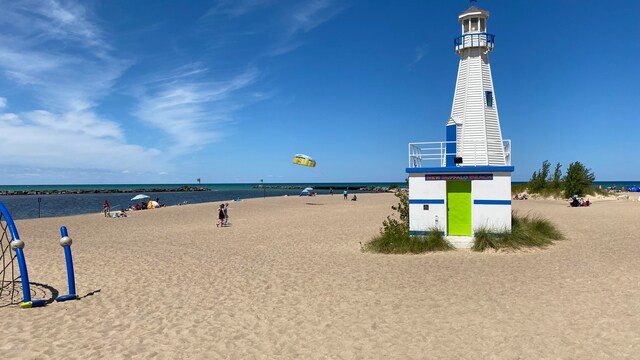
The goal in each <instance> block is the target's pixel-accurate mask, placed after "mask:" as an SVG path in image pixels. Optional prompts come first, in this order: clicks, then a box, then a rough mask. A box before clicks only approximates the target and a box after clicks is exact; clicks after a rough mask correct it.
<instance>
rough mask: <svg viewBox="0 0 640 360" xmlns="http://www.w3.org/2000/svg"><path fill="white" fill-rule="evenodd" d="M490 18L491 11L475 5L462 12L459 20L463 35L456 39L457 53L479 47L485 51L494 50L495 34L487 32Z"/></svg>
mask: <svg viewBox="0 0 640 360" xmlns="http://www.w3.org/2000/svg"><path fill="white" fill-rule="evenodd" d="M488 19H489V12H488V11H487V10H484V9H481V8H479V7H477V6H475V5H474V6H471V7H470V8H468V9H467V10H465V11H463V12H462V13H460V15H459V16H458V21H459V22H460V25H461V29H462V36H460V37H457V38H456V39H454V45H455V49H456V53H458V54H459V55H460V54H461V53H462V52H463V51H464V49H469V48H478V47H479V48H483V49H484V50H485V51H492V50H493V46H494V38H495V36H494V35H493V34H488V33H487V20H488Z"/></svg>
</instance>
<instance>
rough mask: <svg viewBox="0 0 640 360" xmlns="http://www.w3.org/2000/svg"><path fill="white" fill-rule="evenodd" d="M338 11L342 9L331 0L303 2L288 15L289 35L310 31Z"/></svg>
mask: <svg viewBox="0 0 640 360" xmlns="http://www.w3.org/2000/svg"><path fill="white" fill-rule="evenodd" d="M340 11H342V8H341V7H340V6H338V4H337V3H336V2H335V1H332V0H311V1H307V2H303V3H301V4H300V5H299V6H298V7H297V8H294V9H293V11H292V12H291V13H290V14H289V19H288V20H289V31H290V32H291V34H295V33H298V32H308V31H311V30H313V29H315V28H316V27H318V26H320V25H321V24H322V23H324V22H326V21H327V20H329V19H331V18H332V17H333V16H335V15H336V14H338V13H339V12H340Z"/></svg>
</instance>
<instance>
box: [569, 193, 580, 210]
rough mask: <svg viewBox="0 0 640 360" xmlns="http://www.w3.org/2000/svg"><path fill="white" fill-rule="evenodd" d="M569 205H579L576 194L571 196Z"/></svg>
mask: <svg viewBox="0 0 640 360" xmlns="http://www.w3.org/2000/svg"><path fill="white" fill-rule="evenodd" d="M569 206H571V207H578V206H580V201H579V200H578V196H576V195H573V196H572V197H571V202H570V203H569Z"/></svg>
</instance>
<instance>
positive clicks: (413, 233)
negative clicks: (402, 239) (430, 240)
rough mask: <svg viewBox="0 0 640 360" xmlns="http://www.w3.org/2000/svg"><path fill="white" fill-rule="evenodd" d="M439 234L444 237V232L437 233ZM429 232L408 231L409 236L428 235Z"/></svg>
mask: <svg viewBox="0 0 640 360" xmlns="http://www.w3.org/2000/svg"><path fill="white" fill-rule="evenodd" d="M438 232H439V233H440V234H442V235H444V231H438ZM429 234H431V231H426V230H410V231H409V235H429Z"/></svg>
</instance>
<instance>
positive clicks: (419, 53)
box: [410, 44, 429, 66]
mask: <svg viewBox="0 0 640 360" xmlns="http://www.w3.org/2000/svg"><path fill="white" fill-rule="evenodd" d="M428 50H429V44H421V45H419V46H416V48H415V49H414V53H415V56H414V57H413V61H411V64H410V66H413V65H415V64H417V63H419V62H420V61H422V59H423V58H424V56H425V55H426V54H427V51H428Z"/></svg>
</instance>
